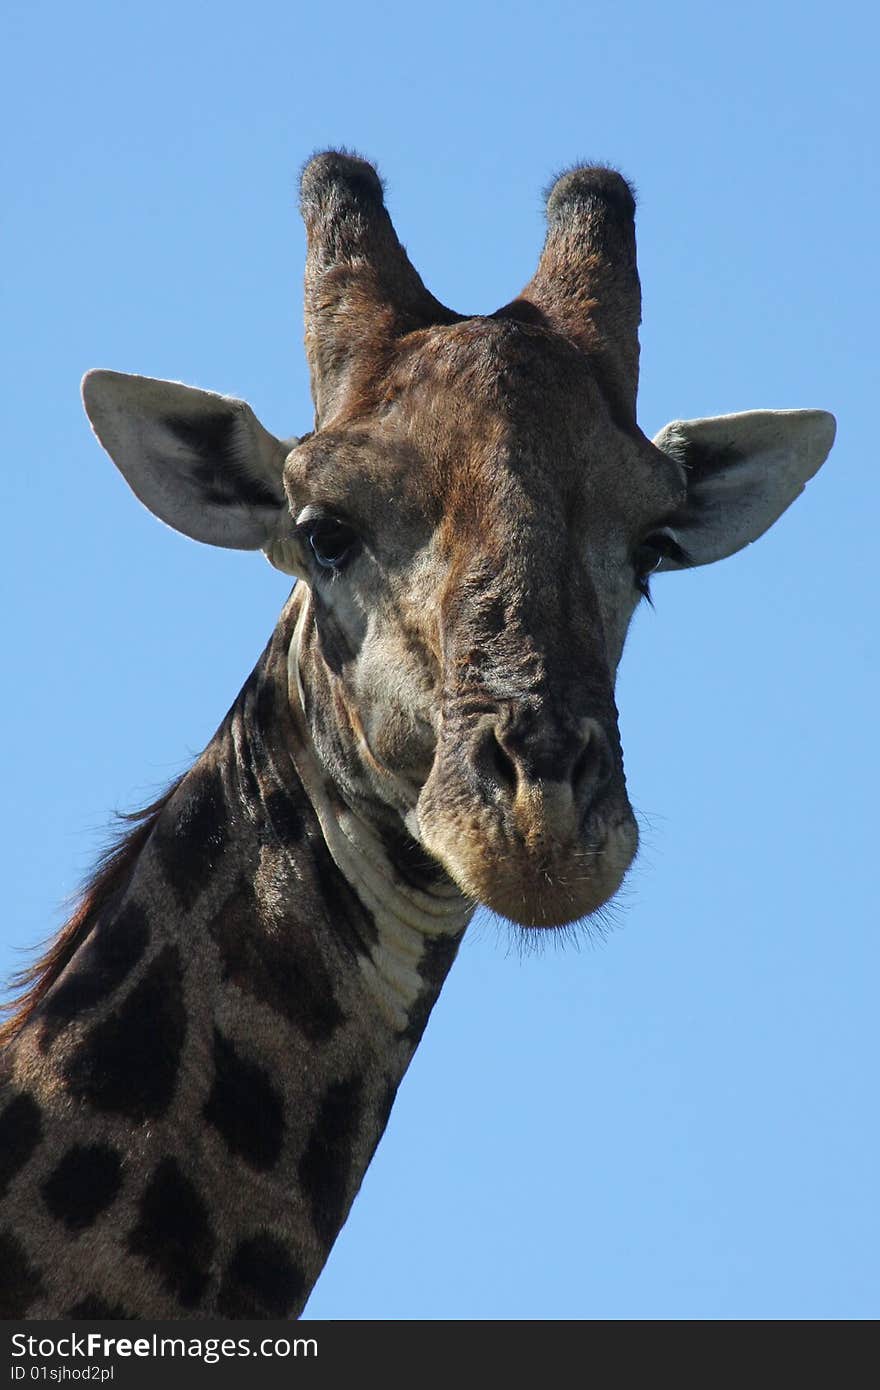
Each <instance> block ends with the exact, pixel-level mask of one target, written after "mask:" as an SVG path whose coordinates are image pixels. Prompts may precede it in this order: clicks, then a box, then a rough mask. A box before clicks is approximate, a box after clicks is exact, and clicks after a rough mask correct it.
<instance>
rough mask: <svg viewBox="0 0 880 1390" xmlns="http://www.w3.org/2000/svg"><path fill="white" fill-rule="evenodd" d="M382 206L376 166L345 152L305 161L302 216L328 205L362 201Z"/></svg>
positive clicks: (382, 191) (380, 186)
mask: <svg viewBox="0 0 880 1390" xmlns="http://www.w3.org/2000/svg"><path fill="white" fill-rule="evenodd" d="M365 200H366V201H369V202H372V203H379V205H380V206H384V201H385V199H384V189H383V184H382V180H381V179H380V177H379V174H378V173H377V171H376V168H375V165H373V164H371V163H370V161H369V160H368V159H363V158H362V157H361V156H360V155H358V154H354V153H351V152H349V151H348V150H326V151H325V152H324V153H323V154H316V155H313V157H312V158H311V159H310V160H309V161H308V163H307V164H306V165H305V167H304V169H303V171H302V177H301V179H300V206H301V208H302V213H303V216H304V217H306V216H307V215H308V214H309V213H311V212H317V211H318V210H319V209H321V210H325V209H326V208H327V206H328V204H331V203H332V204H336V205H337V206H338V205H339V204H343V205H345V204H352V203H360V202H363V201H365Z"/></svg>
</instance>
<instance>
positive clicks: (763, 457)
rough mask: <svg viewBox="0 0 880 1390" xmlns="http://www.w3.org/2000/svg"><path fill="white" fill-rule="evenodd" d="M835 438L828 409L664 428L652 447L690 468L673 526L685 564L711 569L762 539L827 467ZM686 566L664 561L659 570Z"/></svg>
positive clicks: (689, 422)
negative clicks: (814, 478)
mask: <svg viewBox="0 0 880 1390" xmlns="http://www.w3.org/2000/svg"><path fill="white" fill-rule="evenodd" d="M834 433H835V422H834V416H833V415H829V414H828V412H827V411H824V410H750V411H745V412H744V413H742V414H739V415H719V416H714V417H711V418H708V419H703V420H676V421H674V422H673V424H671V425H666V427H665V428H664V429H662V430H661V431H660V433H659V434H658V435H657V437H656V438H655V440H654V444H655V445H656V446H657V448H658V449H661V450H662V451H663V452H664V453H665V454H668V455H670V457H672V458H674V459H675V460H676V462H678V463H679V464H681V466H682V467H683V469H684V471H685V475H686V479H687V500H686V503H685V508H684V511H683V513H682V515H681V516H680V517H676V518H675V519H673V520H672V521H671V522H670V525H671V527H672V530H673V531H674V532H675V536H676V539H677V540H679V541H680V542H681V545H682V547H683V549H684V550H685V552H686V554H687V560H686V563H687V564H688V565H706V564H710V563H711V562H712V561H714V560H721V559H723V558H724V557H725V556H727V555H733V554H734V553H735V552H736V551H737V550H741V549H742V548H743V546H746V545H748V544H749V542H750V541H754V540H757V539H758V537H759V536H761V535H763V533H764V532H765V531H766V530H768V528H769V527H771V526H772V525H773V523H774V522H775V521H777V520H778V519H779V517H780V516H781V515H782V513H783V512H784V511H785V510H786V509H787V508H788V507H790V506H791V504H792V502H793V501H794V500H795V498H797V497H798V496H799V495H800V493H802V492H803V490H804V487H805V486H806V484H807V482H808V481H809V479H810V478H812V477H813V474H814V473H816V472H817V471H818V469H819V468H820V467H821V466H822V464H823V463H824V462H825V459H826V458H827V456H828V453H829V450H830V449H831V445H832V444H833V442H834ZM682 563H683V562H682V561H680V560H677V559H675V558H670V557H667V558H665V559H664V560H663V561H662V562H661V564H660V565H659V566H658V568H659V569H661V570H668V569H681V568H682Z"/></svg>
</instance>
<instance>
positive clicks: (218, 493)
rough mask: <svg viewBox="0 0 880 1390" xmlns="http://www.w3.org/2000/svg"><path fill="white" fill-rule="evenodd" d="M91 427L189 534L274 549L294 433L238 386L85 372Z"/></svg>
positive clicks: (154, 504)
mask: <svg viewBox="0 0 880 1390" xmlns="http://www.w3.org/2000/svg"><path fill="white" fill-rule="evenodd" d="M83 403H84V405H85V409H86V414H87V415H88V417H89V420H90V421H91V424H92V428H93V429H94V431H95V434H96V435H97V436H98V439H99V440H100V441H101V443H102V445H103V446H104V448H105V449H106V450H107V452H108V454H109V455H110V457H111V458H112V459H113V462H114V463H115V464H116V466H117V468H118V469H119V471H120V472H121V473H122V475H123V477H124V478H125V480H126V482H127V483H128V485H129V487H130V488H131V489H132V491H133V492H134V493H135V495H136V496H137V497H138V498H139V499H140V501H141V502H143V503H144V505H145V506H146V507H148V508H149V509H150V511H151V512H153V514H154V515H155V516H157V517H159V519H160V521H164V522H165V523H166V525H168V526H173V527H174V529H175V530H176V531H181V532H182V533H183V534H184V535H185V536H190V537H192V539H193V540H197V541H204V542H205V543H206V544H208V545H218V546H224V547H228V548H231V549H235V550H258V549H268V548H269V547H270V546H271V544H272V543H273V541H274V539H275V538H276V536H277V534H278V532H279V528H283V524H284V520H285V518H286V517H287V516H288V506H287V499H286V496H285V492H284V486H283V481H282V475H283V469H284V460H285V458H286V457H287V454H288V452H289V451H290V449H291V448H292V447H293V446H294V445H295V444H296V442H297V441H296V440H295V439H294V440H284V441H282V440H279V439H276V438H275V436H274V435H272V434H270V433H269V431H268V430H266V429H264V428H263V426H262V425H261V424H260V422H259V420H258V419H257V417H256V415H255V414H254V412H253V411H252V410H251V408H250V406H249V405H247V404H246V403H245V402H244V401H240V400H237V399H235V398H234V397H232V396H220V395H217V394H216V393H215V392H212V391H201V390H198V389H197V388H196V387H194V386H184V385H183V384H182V383H181V382H177V381H159V380H156V379H155V378H153V377H142V376H129V375H126V374H125V373H122V372H107V371H94V372H89V373H88V374H87V376H86V377H85V379H84V381H83Z"/></svg>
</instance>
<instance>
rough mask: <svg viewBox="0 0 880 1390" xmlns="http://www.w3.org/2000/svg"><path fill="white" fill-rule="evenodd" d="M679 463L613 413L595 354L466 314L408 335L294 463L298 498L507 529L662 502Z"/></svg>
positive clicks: (677, 482)
mask: <svg viewBox="0 0 880 1390" xmlns="http://www.w3.org/2000/svg"><path fill="white" fill-rule="evenodd" d="M681 485H682V481H681V478H680V476H679V470H677V469H676V468H675V466H674V465H670V464H669V462H668V461H667V460H665V459H663V458H662V456H660V455H659V454H658V453H657V451H656V450H654V449H652V446H650V445H649V444H648V443H647V441H646V440H645V438H644V436H643V435H642V434H641V432H640V431H639V430H638V429H637V428H636V427H634V426H633V425H632V424H627V425H625V426H621V424H620V422H617V421H615V419H614V418H613V414H612V411H611V409H610V407H609V404H608V402H607V401H606V399H605V397H604V395H603V392H602V390H601V388H600V386H599V384H598V382H597V380H596V378H595V376H594V373H593V370H592V365H591V361H590V359H589V357H588V356H587V354H585V353H584V352H582V351H580V350H579V349H578V348H576V347H574V346H573V345H572V344H571V343H570V342H568V340H566V339H565V338H563V337H561V336H560V335H559V334H556V333H553V332H550V331H549V330H546V329H541V328H535V327H534V326H532V325H524V324H520V323H512V322H506V321H504V320H494V319H469V320H465V321H464V322H462V323H457V324H454V325H451V326H450V325H444V326H441V327H435V328H431V329H426V330H423V331H421V332H418V333H413V334H410V335H409V336H408V337H407V338H406V339H404V340H403V341H402V343H401V344H400V345H399V347H398V351H397V353H396V355H395V356H394V358H393V359H392V360H391V362H390V363H388V362H386V363H385V365H384V367H383V369H382V370H381V371H379V370H378V369H377V371H376V373H375V374H374V378H373V379H372V380H371V382H370V384H369V387H368V388H367V387H364V388H363V390H362V391H361V394H360V395H359V396H357V397H356V398H353V399H351V400H350V401H349V402H348V405H347V408H346V410H345V411H343V412H342V413H341V414H340V415H338V416H337V417H335V418H334V420H332V421H330V422H328V423H327V424H326V425H325V427H324V428H322V429H321V430H320V431H319V432H318V433H316V434H315V435H313V436H312V437H311V438H310V439H309V440H308V441H307V442H306V443H305V444H304V445H303V446H301V447H300V449H298V450H296V451H294V455H293V456H292V459H291V461H290V462H289V473H288V488H289V491H290V493H291V497H292V500H293V501H294V505H296V502H297V501H299V500H300V497H301V496H302V495H303V494H308V498H309V500H313V499H316V500H319V501H321V502H323V503H324V505H326V506H328V507H330V508H332V509H334V510H337V511H340V512H342V513H343V514H345V513H348V514H351V515H352V516H353V517H355V518H356V519H358V520H360V521H361V522H362V523H364V524H366V525H367V526H368V527H369V526H370V524H371V523H372V525H373V527H374V528H375V530H376V532H377V533H379V534H381V533H382V531H383V530H386V529H387V528H388V527H389V526H391V527H394V528H397V529H399V528H400V527H401V526H404V527H405V528H406V535H407V536H408V537H409V538H410V539H412V540H415V541H416V542H417V543H418V542H419V541H421V540H422V539H423V537H424V534H425V533H426V532H430V531H433V530H435V529H436V528H437V527H439V526H441V525H445V528H446V529H451V530H452V531H454V532H456V533H461V532H462V531H464V532H472V531H473V526H474V524H475V523H476V524H478V525H479V528H480V530H481V532H482V533H484V534H491V533H492V532H493V531H495V532H497V533H498V534H499V535H503V534H504V533H505V531H506V530H507V529H508V528H509V526H510V525H514V526H517V527H520V526H522V524H523V522H527V521H528V519H529V518H530V517H534V518H537V519H540V521H541V522H542V524H543V525H545V526H549V525H552V524H553V523H554V521H555V520H559V519H563V518H567V519H568V520H577V519H579V514H580V512H581V511H582V510H583V509H584V508H586V509H587V510H588V511H589V512H591V513H594V514H601V513H603V512H607V511H608V510H609V509H610V510H611V511H612V512H613V511H615V510H618V511H619V512H621V514H622V516H623V518H624V520H625V519H626V515H627V514H628V513H629V512H631V511H633V510H635V512H636V513H638V512H639V511H640V510H642V509H644V508H647V510H648V511H651V510H652V509H653V510H656V509H657V508H658V507H659V508H660V509H663V508H664V507H670V506H671V505H673V503H674V502H675V501H676V500H677V498H678V494H679V493H680V490H681Z"/></svg>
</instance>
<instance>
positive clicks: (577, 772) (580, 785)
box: [571, 720, 614, 806]
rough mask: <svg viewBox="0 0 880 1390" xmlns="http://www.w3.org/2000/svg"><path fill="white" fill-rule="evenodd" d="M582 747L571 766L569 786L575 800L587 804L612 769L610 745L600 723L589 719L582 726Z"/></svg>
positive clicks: (598, 790)
mask: <svg viewBox="0 0 880 1390" xmlns="http://www.w3.org/2000/svg"><path fill="white" fill-rule="evenodd" d="M582 737H583V739H584V743H583V747H582V748H581V751H580V752H579V753H578V755H577V757H576V758H575V760H574V762H573V764H572V768H571V786H572V790H573V792H574V796H575V800H576V801H578V802H579V803H580V804H581V805H584V806H586V805H588V804H589V803H590V802H591V801H593V800H595V798H596V797H597V796H598V794H599V792H601V791H602V789H603V787H604V786H605V785H606V784H607V782H608V781H609V779H610V777H611V774H612V772H613V770H614V760H613V758H612V756H611V746H610V744H609V742H608V737H607V735H606V733H605V730H604V729H603V728H602V726H601V724H598V723H597V722H596V721H595V720H589V721H588V722H587V724H586V726H585V727H584V730H583V735H582Z"/></svg>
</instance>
